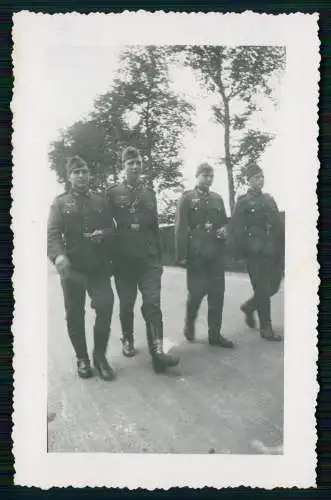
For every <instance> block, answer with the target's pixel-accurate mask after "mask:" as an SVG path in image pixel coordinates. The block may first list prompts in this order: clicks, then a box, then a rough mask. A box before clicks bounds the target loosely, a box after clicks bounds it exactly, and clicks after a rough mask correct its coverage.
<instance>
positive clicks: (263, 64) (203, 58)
mask: <svg viewBox="0 0 331 500" xmlns="http://www.w3.org/2000/svg"><path fill="white" fill-rule="evenodd" d="M174 53H177V54H181V56H182V58H183V62H184V64H185V65H187V66H190V67H192V68H193V70H194V71H195V73H196V75H197V78H198V80H199V81H200V83H201V85H202V86H204V87H205V89H206V91H207V92H208V93H212V94H213V95H214V96H216V97H217V104H215V105H214V106H213V108H212V110H213V115H214V119H215V120H216V122H217V123H219V124H220V125H221V126H222V127H223V128H224V148H225V157H224V158H222V159H220V160H221V163H223V164H225V166H226V169H227V174H228V183H229V195H230V206H231V209H232V208H233V206H234V199H235V183H234V171H235V172H237V174H238V175H237V176H236V181H237V182H239V183H240V182H244V176H243V172H244V170H245V168H246V167H247V165H248V163H249V162H250V161H251V160H252V159H254V160H257V159H259V158H260V156H261V155H262V153H263V151H264V149H265V148H266V147H267V145H268V144H269V143H270V141H271V140H272V139H273V137H272V135H270V134H267V133H263V132H261V131H258V130H253V129H252V127H251V124H250V120H251V119H252V117H253V116H254V115H255V113H256V112H258V111H259V106H258V99H257V98H258V97H260V96H264V97H267V98H272V94H273V87H272V82H273V80H274V79H275V78H279V77H280V75H281V74H282V72H283V70H284V67H285V49H284V47H276V46H275V47H274V46H272V47H269V46H236V47H222V46H176V47H175V48H174Z"/></svg>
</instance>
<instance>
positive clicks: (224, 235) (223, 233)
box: [216, 226, 228, 240]
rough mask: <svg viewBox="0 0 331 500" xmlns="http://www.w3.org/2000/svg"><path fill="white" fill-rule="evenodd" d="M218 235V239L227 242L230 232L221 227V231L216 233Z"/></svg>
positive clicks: (218, 230)
mask: <svg viewBox="0 0 331 500" xmlns="http://www.w3.org/2000/svg"><path fill="white" fill-rule="evenodd" d="M216 235H217V238H219V239H221V240H225V239H226V238H227V236H228V231H227V229H226V227H225V226H224V227H220V228H219V229H217V231H216Z"/></svg>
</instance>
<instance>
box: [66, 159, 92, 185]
mask: <svg viewBox="0 0 331 500" xmlns="http://www.w3.org/2000/svg"><path fill="white" fill-rule="evenodd" d="M69 181H70V184H71V186H72V188H73V189H78V190H82V189H86V188H87V187H88V185H89V182H90V172H89V169H88V167H87V165H82V166H81V167H79V168H75V170H72V171H71V173H70V176H69Z"/></svg>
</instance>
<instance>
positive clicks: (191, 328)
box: [184, 316, 195, 342]
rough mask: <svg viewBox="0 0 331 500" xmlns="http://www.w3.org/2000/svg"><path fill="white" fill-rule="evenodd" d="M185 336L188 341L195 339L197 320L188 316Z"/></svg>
mask: <svg viewBox="0 0 331 500" xmlns="http://www.w3.org/2000/svg"><path fill="white" fill-rule="evenodd" d="M184 337H185V338H186V340H187V341H188V342H194V341H195V320H194V319H192V318H188V316H186V319H185V325H184Z"/></svg>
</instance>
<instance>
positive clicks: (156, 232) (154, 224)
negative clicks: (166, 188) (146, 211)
mask: <svg viewBox="0 0 331 500" xmlns="http://www.w3.org/2000/svg"><path fill="white" fill-rule="evenodd" d="M152 196H153V202H154V207H155V209H154V211H153V222H152V229H153V232H154V235H155V241H156V245H157V249H158V253H159V259H160V260H161V259H162V243H161V234H160V228H159V221H158V212H157V200H156V194H155V192H154V191H152Z"/></svg>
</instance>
